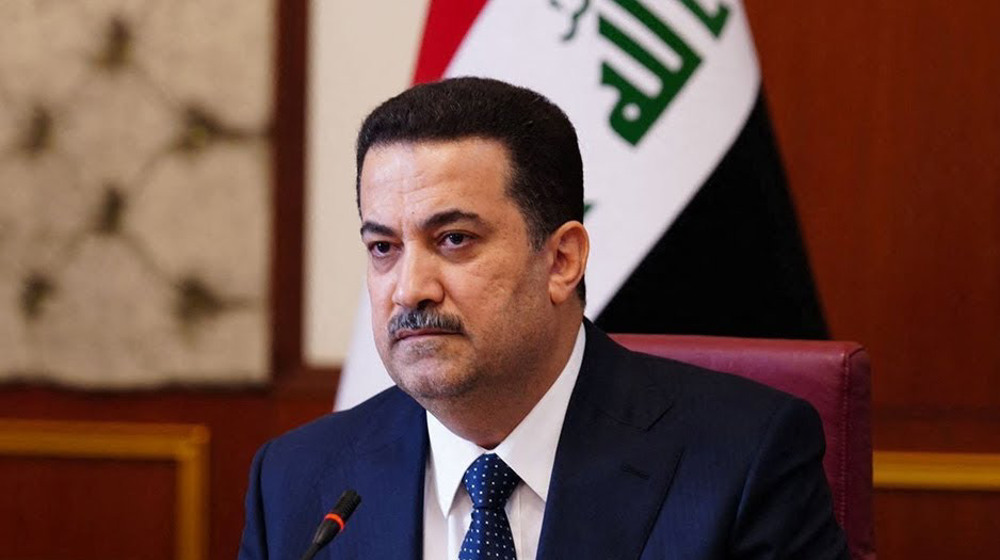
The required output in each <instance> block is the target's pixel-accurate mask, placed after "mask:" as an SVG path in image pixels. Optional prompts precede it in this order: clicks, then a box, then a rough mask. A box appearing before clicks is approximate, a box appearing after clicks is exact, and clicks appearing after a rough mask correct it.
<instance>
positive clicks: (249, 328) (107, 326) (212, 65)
mask: <svg viewBox="0 0 1000 560" xmlns="http://www.w3.org/2000/svg"><path fill="white" fill-rule="evenodd" d="M274 43H275V37H274V6H273V5H272V3H271V1H270V0H0V380H4V379H7V380H12V379H25V378H27V379H38V380H53V381H56V382H59V383H64V384H70V385H74V386H81V387H102V388H126V387H143V386H156V385H161V384H165V383H174V382H176V383H210V384H227V383H243V382H256V381H261V380H263V379H265V378H266V377H267V366H268V358H269V343H270V342H269V312H268V299H267V294H268V286H269V247H270V242H271V224H270V217H271V208H270V204H271V200H270V189H271V165H272V163H271V155H270V153H271V152H270V143H269V138H268V134H267V132H268V129H269V123H270V121H271V116H272V103H273V82H274V74H273V56H272V51H273V48H274Z"/></svg>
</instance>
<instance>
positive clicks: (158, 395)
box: [0, 375, 337, 560]
mask: <svg viewBox="0 0 1000 560" xmlns="http://www.w3.org/2000/svg"><path fill="white" fill-rule="evenodd" d="M307 381H308V382H307ZM336 382H337V378H336V376H333V377H329V376H326V375H319V376H317V378H315V379H313V380H309V379H308V378H307V376H305V375H300V376H298V381H295V382H287V383H286V382H282V383H279V384H276V385H275V386H274V387H271V388H268V389H261V390H254V391H185V390H179V389H173V390H166V391H157V392H149V393H131V394H87V393H78V392H69V391H60V390H56V389H48V388H40V387H6V388H0V418H18V419H44V420H70V421H79V420H91V421H101V422H140V423H149V424H159V423H164V422H169V423H181V424H199V425H204V426H205V427H206V428H207V429H208V430H209V431H210V433H211V438H212V439H211V447H210V452H209V465H210V470H209V494H210V503H209V508H208V518H209V519H208V527H207V529H208V541H209V550H208V554H209V556H208V557H209V558H211V559H216V558H219V559H223V558H234V557H235V556H236V550H237V547H238V544H239V538H240V535H241V533H242V530H243V495H244V493H245V492H246V485H247V474H248V472H249V468H250V461H251V459H252V458H253V454H254V452H255V451H256V449H257V448H258V447H259V446H260V445H261V444H262V443H263V442H265V441H267V440H268V439H270V438H272V437H274V436H276V435H278V434H280V433H282V432H285V431H287V430H289V429H291V428H293V427H295V426H298V425H300V424H304V423H306V422H308V421H309V420H311V419H313V418H316V417H318V416H321V415H322V414H325V413H326V412H328V411H329V410H330V408H331V406H332V403H333V394H334V388H335V387H336ZM17 465H22V463H17ZM119 467H121V466H120V465H117V464H116V466H115V467H114V468H119ZM121 468H128V469H134V468H137V467H134V466H127V467H121ZM20 469H21V467H20V466H18V470H20ZM170 472H171V473H172V472H173V471H172V470H171V471H170ZM2 474H3V471H0V476H2ZM93 474H94V476H95V477H96V478H97V479H99V480H104V482H101V484H104V483H107V477H109V476H110V477H111V481H112V482H113V480H114V475H115V471H113V470H112V471H108V470H106V469H104V468H103V467H102V468H100V469H98V471H95V472H94V473H93ZM102 476H103V477H105V478H104V479H101V477H102ZM171 476H172V475H171ZM170 481H171V482H170V485H169V486H170V492H173V489H172V488H173V486H172V484H173V482H172V481H173V479H172V478H171V479H170ZM2 492H3V487H2V486H0V496H5V494H3V493H2ZM31 496H32V498H33V499H34V498H38V501H37V502H34V503H28V504H26V505H24V507H25V508H27V509H22V507H21V506H18V508H17V510H16V511H15V515H22V516H34V515H36V510H39V509H40V510H41V511H45V508H46V507H47V506H46V505H45V504H51V503H58V502H59V501H60V499H61V497H62V496H61V494H60V491H59V488H58V487H56V486H51V487H50V486H43V487H40V488H39V490H38V493H37V494H31ZM5 499H6V497H4V500H5ZM122 499H127V498H122ZM3 503H4V504H5V505H6V502H3ZM116 504H117V502H116V503H109V504H108V506H107V507H106V508H105V509H104V511H106V512H111V513H109V515H112V516H113V515H117V514H119V513H120V512H118V513H115V512H114V511H113V510H114V509H115V508H116V507H117V505H116ZM122 504H124V505H122V506H121V507H122V508H123V510H127V511H133V509H134V504H133V503H132V502H128V501H125V502H122ZM159 504H160V501H158V500H152V499H151V500H150V505H159ZM171 515H172V514H171ZM2 521H3V519H2V517H0V543H6V542H11V540H12V539H19V538H22V535H20V534H19V533H18V532H16V530H15V529H16V526H11V525H7V524H6V523H3V522H2ZM150 530H151V531H156V532H158V534H157V535H155V536H150V537H149V538H151V539H153V540H156V541H157V542H159V540H162V539H164V538H165V539H166V542H168V543H170V544H171V545H172V542H173V541H172V540H171V539H172V535H173V530H174V527H173V522H172V517H171V523H168V524H166V525H153V526H151V528H150ZM136 535H137V533H134V532H128V533H123V534H122V541H123V542H122V543H120V544H119V545H116V546H121V547H128V549H129V550H136V549H137V547H138V546H139V545H140V544H141V543H139V542H138V541H137V540H136ZM43 538H44V535H39V534H32V535H31V538H30V542H31V543H36V544H37V543H42V542H44V541H43V540H42V539H43ZM52 545H53V547H55V546H56V545H58V543H52ZM57 550H61V549H56V548H50V549H47V550H45V551H43V550H41V549H34V548H33V549H32V551H34V552H33V554H35V553H36V552H37V554H36V555H35V556H34V557H36V558H43V557H46V556H47V557H48V558H62V557H66V558H76V559H77V560H91V559H93V560H98V559H101V560H103V559H106V558H145V557H147V556H143V555H140V556H130V555H107V554H98V553H95V554H90V551H88V550H77V551H75V552H74V554H72V555H66V556H63V555H61V554H58V553H57ZM95 550H96V549H95ZM102 551H103V549H100V550H97V552H102ZM3 552H4V549H3V547H0V558H6V557H5V556H4V554H3ZM43 552H44V554H43ZM16 557H20V556H16ZM150 557H151V556H150ZM10 558H15V556H10ZM28 558H31V556H28Z"/></svg>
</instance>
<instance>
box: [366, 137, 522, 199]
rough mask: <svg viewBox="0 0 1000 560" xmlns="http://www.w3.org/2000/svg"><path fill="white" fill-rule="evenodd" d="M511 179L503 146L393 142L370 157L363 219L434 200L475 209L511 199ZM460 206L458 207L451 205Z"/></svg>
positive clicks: (474, 140) (473, 141) (476, 141)
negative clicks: (379, 210) (393, 202)
mask: <svg viewBox="0 0 1000 560" xmlns="http://www.w3.org/2000/svg"><path fill="white" fill-rule="evenodd" d="M509 178H510V166H509V160H508V158H507V150H506V148H505V147H504V146H503V144H501V143H500V142H498V141H495V140H488V139H483V138H478V137H470V138H463V139H459V140H427V141H416V142H393V143H390V144H382V145H378V146H375V147H373V148H372V149H371V150H370V151H369V152H368V153H367V154H366V155H365V161H364V166H363V168H362V174H361V180H360V185H359V186H360V193H359V194H360V202H361V206H362V208H361V210H362V214H364V213H365V211H366V206H367V207H368V208H367V210H369V211H371V210H374V209H375V208H376V207H377V206H378V205H381V204H384V203H385V202H386V200H387V199H390V198H398V197H403V198H405V199H406V200H407V203H410V204H419V203H422V202H425V201H426V200H428V199H430V200H433V201H434V202H435V203H436V204H448V205H461V204H460V203H461V201H463V200H465V201H467V202H470V203H473V204H475V203H476V201H475V200H469V199H470V198H472V199H481V198H483V197H485V198H496V197H499V196H502V197H506V196H507V194H508V188H507V186H508V184H509ZM450 201H454V202H450Z"/></svg>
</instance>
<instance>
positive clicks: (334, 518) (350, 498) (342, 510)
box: [302, 490, 361, 560]
mask: <svg viewBox="0 0 1000 560" xmlns="http://www.w3.org/2000/svg"><path fill="white" fill-rule="evenodd" d="M360 503H361V496H359V495H358V493H357V492H355V491H354V490H344V493H343V494H341V495H340V499H339V500H337V505H335V506H333V509H331V510H330V513H328V514H326V517H324V518H323V521H322V522H321V523H320V524H319V527H317V528H316V534H315V535H313V540H312V544H310V545H309V549H308V550H306V553H305V554H303V555H302V560H312V558H313V556H316V553H317V552H319V549H321V548H323V547H324V546H326V545H327V543H329V542H330V541H332V540H333V537H336V536H337V535H338V534H339V533H340V532H341V531H343V530H344V525H345V524H346V523H347V520H348V519H349V518H350V517H351V514H352V513H354V510H355V509H357V508H358V504H360Z"/></svg>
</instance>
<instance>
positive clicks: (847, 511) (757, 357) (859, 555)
mask: <svg viewBox="0 0 1000 560" xmlns="http://www.w3.org/2000/svg"><path fill="white" fill-rule="evenodd" d="M612 338H614V339H615V340H617V341H618V342H619V343H620V344H623V345H625V346H626V347H628V348H631V349H632V350H636V351H639V352H645V353H647V354H654V355H656V356H663V357H666V358H673V359H675V360H679V361H682V362H688V363H691V364H695V365H699V366H702V367H705V368H709V369H714V370H717V371H724V372H727V373H732V374H736V375H740V376H742V377H747V378H750V379H753V380H756V381H759V382H761V383H764V384H765V385H770V386H771V387H775V388H777V389H780V390H782V391H785V392H786V393H791V394H793V395H796V396H798V397H801V398H803V399H805V400H807V401H809V402H810V403H812V405H813V406H814V407H815V408H816V410H817V411H819V414H820V417H822V419H823V429H824V431H825V433H826V456H825V457H824V458H823V467H824V469H825V470H826V476H827V479H828V480H829V481H830V490H831V491H832V492H833V507H834V513H835V514H836V516H837V520H838V521H839V522H840V524H841V526H842V527H843V528H844V531H845V533H846V534H847V541H848V545H849V547H850V550H851V557H852V558H854V559H855V560H874V558H875V538H874V521H873V518H872V445H871V416H870V403H871V388H870V387H871V385H870V365H869V360H868V353H867V352H865V349H864V348H862V347H861V346H860V345H858V344H856V343H853V342H832V341H800V340H766V339H749V338H722V337H707V336H674V335H636V334H617V335H612Z"/></svg>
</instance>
